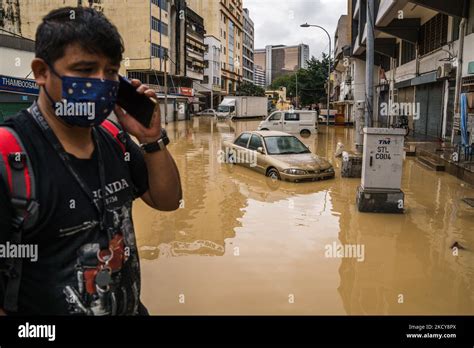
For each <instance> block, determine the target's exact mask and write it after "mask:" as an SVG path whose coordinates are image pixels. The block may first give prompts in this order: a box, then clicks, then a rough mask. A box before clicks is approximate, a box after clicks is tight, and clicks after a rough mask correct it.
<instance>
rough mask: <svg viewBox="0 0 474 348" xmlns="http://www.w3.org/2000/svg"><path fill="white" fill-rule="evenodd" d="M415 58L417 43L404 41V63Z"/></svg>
mask: <svg viewBox="0 0 474 348" xmlns="http://www.w3.org/2000/svg"><path fill="white" fill-rule="evenodd" d="M415 58H416V48H415V45H414V44H412V43H410V42H407V41H402V65H403V64H406V63H408V62H411V61H412V60H413V59H415Z"/></svg>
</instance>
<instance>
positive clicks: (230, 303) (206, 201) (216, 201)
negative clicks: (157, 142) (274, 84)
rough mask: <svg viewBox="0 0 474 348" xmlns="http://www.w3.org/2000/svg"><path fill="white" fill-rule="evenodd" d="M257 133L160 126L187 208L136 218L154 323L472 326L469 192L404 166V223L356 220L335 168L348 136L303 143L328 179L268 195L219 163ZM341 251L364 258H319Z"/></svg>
mask: <svg viewBox="0 0 474 348" xmlns="http://www.w3.org/2000/svg"><path fill="white" fill-rule="evenodd" d="M258 122H259V121H241V122H230V121H227V122H222V121H220V122H216V121H214V120H212V119H210V118H206V117H201V118H195V119H193V120H191V121H186V122H177V123H174V124H171V123H170V124H169V125H168V126H167V130H168V133H169V136H170V139H171V141H172V143H171V144H170V146H169V149H170V152H171V153H172V154H173V156H174V158H175V160H176V162H177V165H178V167H179V170H180V173H181V180H182V184H183V191H184V207H182V208H180V209H178V210H177V211H175V212H171V213H169V212H158V211H153V210H152V209H150V208H148V207H147V206H145V204H144V203H143V202H141V201H137V202H136V203H135V206H134V222H135V228H136V233H137V240H138V244H139V247H140V256H141V269H142V301H143V302H144V304H145V305H146V306H147V307H148V309H149V311H150V313H151V314H192V315H198V314H250V315H254V314H284V315H288V314H305V315H306V314H351V315H356V314H471V315H472V314H474V208H472V207H470V206H468V205H467V204H466V203H464V202H462V201H461V199H462V198H464V197H474V187H472V186H469V185H468V184H466V183H464V182H463V181H460V180H459V179H457V178H455V177H454V176H451V175H449V174H447V173H440V172H432V171H429V170H427V169H425V168H423V167H421V166H420V165H419V164H418V163H416V161H415V160H413V159H410V158H409V159H407V160H406V161H405V164H404V176H403V187H402V189H403V191H404V193H405V208H406V213H405V214H403V215H389V214H372V213H359V212H358V211H357V207H356V205H355V202H356V189H357V186H358V185H359V184H360V179H346V178H341V176H340V167H341V160H340V159H335V158H334V152H335V149H336V144H337V143H338V142H342V143H344V144H345V147H346V149H350V148H351V147H352V146H351V144H352V142H353V138H352V129H351V128H343V127H342V128H339V127H336V128H335V127H331V128H330V130H329V135H327V130H326V128H325V127H321V129H320V134H318V136H313V137H311V138H307V139H304V140H303V141H304V142H305V143H306V144H307V145H310V149H311V151H313V152H316V153H317V154H318V155H320V156H323V157H325V158H327V159H328V160H329V161H330V162H331V163H332V164H333V165H334V167H335V169H336V178H335V179H332V180H327V181H319V182H314V183H298V184H294V183H285V182H280V183H279V185H278V187H275V186H274V185H270V184H269V183H268V181H267V180H266V178H265V177H264V176H263V175H261V174H258V173H255V172H253V171H251V170H250V169H247V168H242V167H239V166H235V167H233V168H229V167H228V166H227V165H225V164H220V163H218V151H219V150H220V148H221V143H222V141H223V140H226V139H233V138H234V136H235V135H236V134H239V133H240V132H241V131H243V130H254V129H256V127H257V125H258ZM455 241H457V242H458V243H459V244H460V245H462V246H463V247H464V248H465V249H464V250H459V253H458V255H453V250H452V249H451V248H450V247H451V245H452V244H453V242H455ZM333 243H335V244H333ZM339 244H342V245H348V244H350V245H359V246H360V245H363V246H364V257H363V258H359V259H358V258H341V257H326V250H327V249H326V246H327V245H339ZM454 254H455V253H454Z"/></svg>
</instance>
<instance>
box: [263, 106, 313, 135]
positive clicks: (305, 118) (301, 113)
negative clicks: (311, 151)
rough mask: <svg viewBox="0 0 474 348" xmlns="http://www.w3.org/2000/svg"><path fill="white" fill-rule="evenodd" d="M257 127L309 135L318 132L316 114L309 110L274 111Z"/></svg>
mask: <svg viewBox="0 0 474 348" xmlns="http://www.w3.org/2000/svg"><path fill="white" fill-rule="evenodd" d="M257 129H258V130H275V131H282V132H286V133H292V134H299V135H301V136H303V137H304V136H310V135H312V134H316V133H317V132H318V114H317V113H316V111H311V110H287V111H275V112H273V113H271V114H270V116H268V117H267V118H266V119H265V120H263V121H262V122H260V124H259V126H258V128H257Z"/></svg>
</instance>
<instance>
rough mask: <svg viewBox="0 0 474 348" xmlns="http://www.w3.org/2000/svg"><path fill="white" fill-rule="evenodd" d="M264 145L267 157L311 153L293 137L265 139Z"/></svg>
mask: <svg viewBox="0 0 474 348" xmlns="http://www.w3.org/2000/svg"><path fill="white" fill-rule="evenodd" d="M265 145H266V147H267V153H268V154H269V155H289V154H299V153H310V152H311V151H309V150H308V148H307V147H306V146H305V145H304V144H303V143H302V142H301V141H299V140H298V138H296V137H293V136H273V137H265Z"/></svg>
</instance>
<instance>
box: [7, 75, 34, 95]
mask: <svg viewBox="0 0 474 348" xmlns="http://www.w3.org/2000/svg"><path fill="white" fill-rule="evenodd" d="M0 92H8V93H18V94H30V95H38V94H39V87H38V85H37V84H36V82H35V80H29V79H21V78H18V77H12V76H5V75H0Z"/></svg>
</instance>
